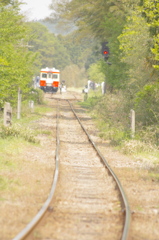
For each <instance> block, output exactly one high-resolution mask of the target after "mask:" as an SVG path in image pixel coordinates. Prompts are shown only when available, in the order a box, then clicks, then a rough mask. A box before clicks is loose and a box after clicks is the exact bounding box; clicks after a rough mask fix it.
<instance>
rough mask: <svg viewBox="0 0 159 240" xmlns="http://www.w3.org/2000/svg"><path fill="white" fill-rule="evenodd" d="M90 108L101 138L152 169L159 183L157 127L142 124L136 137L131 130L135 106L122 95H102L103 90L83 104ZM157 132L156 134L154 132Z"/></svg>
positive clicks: (92, 93)
mask: <svg viewBox="0 0 159 240" xmlns="http://www.w3.org/2000/svg"><path fill="white" fill-rule="evenodd" d="M81 105H82V107H84V108H87V109H88V111H89V113H90V114H91V115H92V117H93V118H94V120H95V123H96V126H97V128H98V129H99V131H100V137H102V138H104V139H106V140H109V142H110V145H111V146H114V147H115V148H116V149H118V150H119V151H121V152H122V153H124V154H127V155H131V156H133V157H134V160H135V159H136V160H137V161H138V160H139V161H141V162H142V163H143V166H146V168H148V169H149V173H150V176H151V177H153V178H155V179H156V180H157V181H159V144H158V143H159V140H158V134H157V132H158V130H159V129H158V128H157V126H151V127H150V126H149V127H145V126H142V125H141V122H140V123H138V116H136V132H135V136H134V137H133V138H132V134H131V129H130V110H131V104H130V103H128V102H127V101H126V99H124V97H123V96H122V94H120V93H118V94H109V93H107V94H106V95H105V96H102V95H101V93H100V92H99V91H96V92H93V91H92V92H90V93H89V94H88V99H87V101H84V102H82V103H81ZM152 129H155V131H152Z"/></svg>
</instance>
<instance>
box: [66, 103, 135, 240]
mask: <svg viewBox="0 0 159 240" xmlns="http://www.w3.org/2000/svg"><path fill="white" fill-rule="evenodd" d="M67 101H68V103H69V105H70V107H71V109H72V111H73V113H74V115H75V116H76V118H77V120H78V122H79V123H80V125H81V127H82V129H83V130H84V132H85V133H86V135H87V137H88V139H89V141H90V142H91V144H92V145H93V147H94V149H95V150H96V152H97V153H98V155H99V157H100V159H101V160H102V161H103V163H104V164H105V166H106V167H107V169H108V170H109V172H110V173H111V175H112V176H113V178H114V179H115V181H116V184H117V186H118V189H119V191H120V194H121V196H122V199H123V203H124V206H125V209H124V211H125V224H124V228H123V233H122V238H121V240H127V239H128V235H129V229H130V222H131V210H130V206H129V203H128V199H127V196H126V194H125V191H124V189H123V187H122V185H121V183H120V181H119V179H118V177H117V176H116V174H115V173H114V172H113V170H112V169H111V167H110V166H109V164H108V162H107V161H106V159H105V158H104V156H103V155H102V153H101V152H100V151H99V149H98V148H97V146H96V145H95V143H94V142H93V140H92V139H91V137H90V135H89V134H88V132H87V130H86V129H85V128H84V126H83V124H82V122H81V120H80V118H79V117H78V116H77V114H76V112H75V110H74V109H73V106H72V104H71V103H70V101H69V100H67Z"/></svg>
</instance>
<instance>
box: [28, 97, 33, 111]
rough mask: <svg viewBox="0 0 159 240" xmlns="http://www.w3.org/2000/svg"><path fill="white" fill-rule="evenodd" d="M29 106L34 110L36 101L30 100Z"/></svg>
mask: <svg viewBox="0 0 159 240" xmlns="http://www.w3.org/2000/svg"><path fill="white" fill-rule="evenodd" d="M29 108H30V109H31V112H34V101H32V100H30V101H29Z"/></svg>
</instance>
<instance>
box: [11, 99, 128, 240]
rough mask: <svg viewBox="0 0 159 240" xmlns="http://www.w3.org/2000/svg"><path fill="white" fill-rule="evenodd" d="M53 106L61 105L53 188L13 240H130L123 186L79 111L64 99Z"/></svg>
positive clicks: (58, 112)
mask: <svg viewBox="0 0 159 240" xmlns="http://www.w3.org/2000/svg"><path fill="white" fill-rule="evenodd" d="M53 101H57V103H58V104H57V105H58V106H59V107H58V109H57V129H56V131H57V141H56V146H57V148H56V168H55V173H54V180H53V185H52V188H51V191H50V194H49V196H48V198H47V200H46V202H45V203H44V205H43V207H42V208H41V210H40V211H39V212H38V214H37V215H36V216H35V217H34V219H33V220H32V221H31V222H30V223H29V224H28V225H27V226H26V228H24V229H23V230H22V231H21V232H20V233H19V234H18V235H17V236H15V238H14V239H13V240H22V239H28V240H34V239H43V240H44V239H48V240H66V239H69V240H71V239H73V240H74V239H76V240H78V239H80V240H82V239H85V240H95V239H102V240H103V239H107V240H108V239H113V240H115V239H118V240H119V239H122V240H126V239H128V235H129V227H130V209H129V204H128V202H127V198H126V195H125V193H124V190H123V188H122V186H121V184H120V181H119V180H118V178H117V176H116V175H115V174H114V172H113V171H112V169H111V168H110V166H109V165H108V163H107V161H106V159H105V158H104V157H103V156H102V155H101V153H100V151H99V150H98V149H97V147H96V145H95V143H94V142H93V141H92V140H91V138H90V136H89V134H88V132H87V131H86V130H85V128H84V126H83V124H82V122H81V121H80V119H79V117H78V116H77V114H76V110H78V111H79V109H74V108H73V106H72V104H71V102H70V101H69V100H65V99H64V96H62V97H61V98H59V99H53ZM71 101H72V100H71Z"/></svg>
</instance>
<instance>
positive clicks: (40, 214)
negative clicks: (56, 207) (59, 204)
mask: <svg viewBox="0 0 159 240" xmlns="http://www.w3.org/2000/svg"><path fill="white" fill-rule="evenodd" d="M56 119H57V120H56V121H57V125H56V132H57V135H56V152H55V172H54V178H53V184H52V187H51V191H50V194H49V196H48V198H47V200H46V201H45V203H44V205H43V206H42V208H41V209H40V211H39V212H38V213H37V215H35V217H34V218H33V219H32V220H31V222H29V224H28V225H27V226H26V227H25V228H24V229H23V230H22V231H21V232H20V233H19V234H18V235H17V236H15V237H14V238H13V239H12V240H22V239H24V238H25V237H26V236H27V235H28V234H29V233H30V231H31V230H32V229H33V228H34V227H35V225H36V224H37V223H38V222H39V221H40V219H41V218H42V217H43V215H44V214H45V212H46V211H47V209H48V207H49V205H50V203H51V201H52V198H53V195H54V192H55V188H56V185H57V180H58V175H59V148H60V140H59V128H58V125H59V108H58V109H57V116H56Z"/></svg>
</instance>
